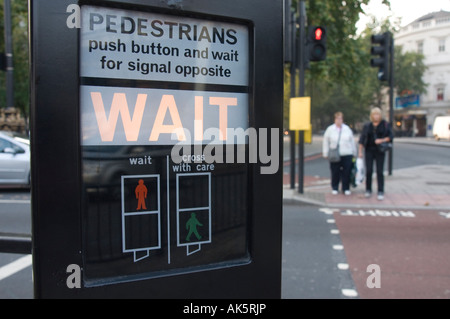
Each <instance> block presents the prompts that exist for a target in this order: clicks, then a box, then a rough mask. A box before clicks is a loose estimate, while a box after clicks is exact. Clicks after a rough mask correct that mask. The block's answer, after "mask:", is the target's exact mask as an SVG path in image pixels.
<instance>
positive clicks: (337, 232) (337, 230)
mask: <svg viewBox="0 0 450 319" xmlns="http://www.w3.org/2000/svg"><path fill="white" fill-rule="evenodd" d="M330 233H332V234H333V235H337V234H339V229H332V230H330Z"/></svg>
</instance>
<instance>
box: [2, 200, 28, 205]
mask: <svg viewBox="0 0 450 319" xmlns="http://www.w3.org/2000/svg"><path fill="white" fill-rule="evenodd" d="M30 203H31V200H30V199H0V204H30Z"/></svg>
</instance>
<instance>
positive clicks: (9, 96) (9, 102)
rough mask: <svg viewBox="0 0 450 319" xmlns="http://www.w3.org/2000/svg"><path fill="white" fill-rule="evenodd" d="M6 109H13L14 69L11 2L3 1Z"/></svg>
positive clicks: (8, 0) (9, 0)
mask: <svg viewBox="0 0 450 319" xmlns="http://www.w3.org/2000/svg"><path fill="white" fill-rule="evenodd" d="M3 10H4V19H5V61H6V63H5V64H6V65H5V67H6V108H10V107H14V67H13V47H12V31H11V30H12V27H11V0H4V7H3Z"/></svg>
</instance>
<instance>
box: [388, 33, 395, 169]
mask: <svg viewBox="0 0 450 319" xmlns="http://www.w3.org/2000/svg"><path fill="white" fill-rule="evenodd" d="M389 38H390V41H389V42H390V43H389V45H390V48H389V50H390V61H389V123H390V125H391V127H393V125H394V37H393V36H392V34H390V37H389ZM393 152H394V144H392V148H391V149H390V151H389V157H388V161H389V163H388V173H389V175H392V162H393Z"/></svg>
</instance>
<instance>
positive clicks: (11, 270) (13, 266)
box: [0, 255, 33, 280]
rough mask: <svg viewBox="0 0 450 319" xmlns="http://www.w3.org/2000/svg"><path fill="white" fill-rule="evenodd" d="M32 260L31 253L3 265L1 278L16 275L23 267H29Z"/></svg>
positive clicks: (0, 272) (0, 271)
mask: <svg viewBox="0 0 450 319" xmlns="http://www.w3.org/2000/svg"><path fill="white" fill-rule="evenodd" d="M32 261H33V259H32V257H31V255H26V256H24V257H21V258H19V259H17V260H15V261H13V262H12V263H9V264H7V265H5V266H3V267H1V268H0V280H2V279H5V278H7V277H9V276H11V275H14V274H15V273H16V272H18V271H21V270H22V269H24V268H27V267H28V266H31V264H32Z"/></svg>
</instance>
